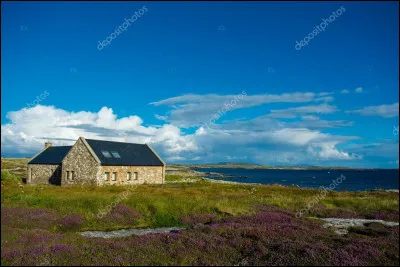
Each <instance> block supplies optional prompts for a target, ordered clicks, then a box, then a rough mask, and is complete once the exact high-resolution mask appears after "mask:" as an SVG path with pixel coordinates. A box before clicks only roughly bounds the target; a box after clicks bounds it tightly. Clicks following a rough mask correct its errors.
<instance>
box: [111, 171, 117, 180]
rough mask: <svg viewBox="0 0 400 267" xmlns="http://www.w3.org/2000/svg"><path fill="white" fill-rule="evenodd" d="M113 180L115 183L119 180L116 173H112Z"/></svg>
mask: <svg viewBox="0 0 400 267" xmlns="http://www.w3.org/2000/svg"><path fill="white" fill-rule="evenodd" d="M111 180H113V181H116V180H117V173H116V172H113V173H112V176H111Z"/></svg>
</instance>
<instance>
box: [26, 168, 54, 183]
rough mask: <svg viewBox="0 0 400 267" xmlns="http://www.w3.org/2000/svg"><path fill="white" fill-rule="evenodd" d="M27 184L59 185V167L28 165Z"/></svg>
mask: <svg viewBox="0 0 400 267" xmlns="http://www.w3.org/2000/svg"><path fill="white" fill-rule="evenodd" d="M26 182H27V183H28V184H54V185H60V184H61V166H60V165H50V164H28V169H27V179H26Z"/></svg>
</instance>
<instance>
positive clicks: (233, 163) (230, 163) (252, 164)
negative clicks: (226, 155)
mask: <svg viewBox="0 0 400 267" xmlns="http://www.w3.org/2000/svg"><path fill="white" fill-rule="evenodd" d="M207 165H235V166H236V165H240V166H246V165H249V166H262V165H261V164H254V163H248V162H218V163H214V164H207Z"/></svg>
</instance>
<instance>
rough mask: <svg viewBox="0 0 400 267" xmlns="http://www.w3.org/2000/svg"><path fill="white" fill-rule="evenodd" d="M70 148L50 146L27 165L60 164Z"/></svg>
mask: <svg viewBox="0 0 400 267" xmlns="http://www.w3.org/2000/svg"><path fill="white" fill-rule="evenodd" d="M71 147H72V146H51V147H48V148H47V149H46V150H44V151H43V152H42V153H40V154H39V155H38V156H37V157H36V158H34V159H32V160H31V161H29V162H28V164H61V161H62V160H63V159H64V157H65V156H66V155H67V153H68V151H69V150H70V149H71Z"/></svg>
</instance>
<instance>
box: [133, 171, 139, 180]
mask: <svg viewBox="0 0 400 267" xmlns="http://www.w3.org/2000/svg"><path fill="white" fill-rule="evenodd" d="M137 179H138V173H137V172H134V173H133V180H137Z"/></svg>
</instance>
